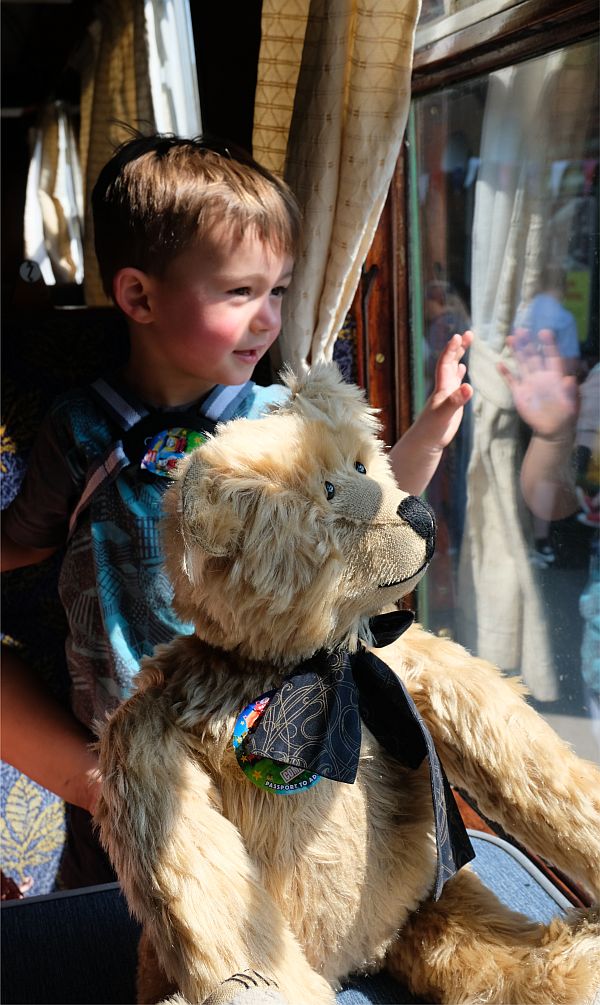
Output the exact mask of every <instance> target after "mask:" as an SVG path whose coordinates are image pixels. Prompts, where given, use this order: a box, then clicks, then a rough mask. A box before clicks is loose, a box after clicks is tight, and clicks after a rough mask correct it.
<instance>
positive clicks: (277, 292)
mask: <svg viewBox="0 0 600 1005" xmlns="http://www.w3.org/2000/svg"><path fill="white" fill-rule="evenodd" d="M287 291H288V288H287V286H274V287H273V289H272V290H271V296H272V297H285V295H286V293H287Z"/></svg>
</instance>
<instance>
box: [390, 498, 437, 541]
mask: <svg viewBox="0 0 600 1005" xmlns="http://www.w3.org/2000/svg"><path fill="white" fill-rule="evenodd" d="M396 512H397V513H398V516H399V517H401V518H402V519H403V520H406V522H407V523H408V524H409V525H410V526H411V527H412V529H413V530H414V531H416V532H417V534H418V535H419V537H422V538H423V539H424V540H425V541H427V552H428V555H429V554H431V553H432V552H433V548H434V545H435V516H434V513H433V510H432V509H431V506H429V505H428V504H427V503H426V502H423V500H422V499H418V498H417V496H407V497H406V499H403V500H402V502H401V503H400V505H399V506H398V509H397V511H396Z"/></svg>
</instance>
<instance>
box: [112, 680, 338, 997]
mask: <svg viewBox="0 0 600 1005" xmlns="http://www.w3.org/2000/svg"><path fill="white" fill-rule="evenodd" d="M100 763H101V771H102V775H103V779H104V781H103V787H102V793H101V796H100V799H99V803H98V808H97V812H96V819H97V821H98V823H99V825H100V833H101V837H102V841H103V843H104V844H105V846H106V848H107V850H108V852H109V854H110V857H111V859H112V861H113V864H114V866H115V869H116V871H117V874H118V876H119V879H120V882H121V885H122V887H123V890H124V893H125V895H126V897H127V900H128V902H129V906H130V907H131V909H132V911H133V912H134V913H135V915H136V916H137V917H138V918H139V919H140V921H141V922H142V924H143V925H144V928H145V930H146V932H147V934H148V935H149V937H150V939H151V941H152V943H153V944H154V946H155V949H156V952H157V955H158V958H159V961H160V964H161V966H162V968H163V970H164V972H165V974H166V975H167V977H168V978H169V979H170V980H172V981H173V982H174V983H175V984H176V986H177V987H178V988H179V990H180V991H181V992H182V994H183V995H184V996H185V997H186V998H187V1000H188V1001H190V1002H201V1001H203V1000H204V999H205V998H206V997H207V996H208V995H209V994H210V993H211V992H212V991H213V990H214V989H215V987H217V986H218V985H219V984H220V983H221V981H224V980H225V979H227V978H228V977H229V976H230V975H231V974H232V973H236V972H238V971H241V970H244V969H245V968H247V967H253V968H256V969H257V970H259V971H260V972H262V973H266V974H270V975H272V976H273V978H274V979H275V981H276V982H277V984H278V986H279V988H280V990H281V992H282V994H283V995H284V996H285V998H286V1000H287V1001H289V1003H290V1005H304V1003H305V1002H307V1001H311V1002H314V1003H315V1005H332V1003H333V1002H334V1000H335V999H334V994H333V991H332V990H331V988H330V986H329V984H328V983H327V982H326V981H325V980H324V979H323V978H322V977H320V976H319V975H318V974H317V973H316V972H315V971H314V970H312V968H311V967H310V966H309V964H308V962H307V960H306V957H305V956H304V953H303V951H302V949H301V947H300V946H299V944H298V942H297V941H296V939H295V937H294V936H293V934H292V932H291V930H290V928H289V926H288V924H287V922H286V921H285V920H284V918H283V916H282V914H281V912H280V911H279V909H278V908H277V907H276V905H275V903H274V902H273V901H272V899H271V898H270V896H269V895H268V893H267V892H266V890H265V889H264V887H263V885H262V883H261V880H260V875H259V873H258V870H257V868H256V867H255V865H254V863H253V862H252V861H251V859H250V857H249V855H248V854H247V852H246V849H245V847H244V844H243V841H242V838H241V835H240V833H239V831H238V830H237V828H236V827H235V826H234V825H233V824H232V823H231V822H230V821H229V820H227V819H226V818H225V817H224V816H222V814H221V812H220V806H219V794H218V790H217V789H216V787H215V785H214V783H213V782H212V780H211V779H210V777H209V776H208V774H207V773H206V772H205V771H204V770H203V769H202V767H201V766H200V765H199V764H198V761H197V758H196V756H195V755H194V753H193V751H192V750H191V749H190V747H189V746H188V744H187V743H186V738H185V734H184V733H183V731H182V730H181V729H180V728H179V727H178V726H176V725H175V724H174V723H173V721H172V720H171V718H170V716H169V714H168V707H167V705H166V703H163V698H162V697H161V696H158V695H157V694H156V692H153V691H152V690H148V691H146V692H142V693H138V694H136V695H135V696H134V697H133V698H131V699H130V700H129V701H127V702H126V703H125V704H124V705H123V706H121V708H120V709H118V710H117V712H116V713H115V714H114V715H113V716H112V718H111V719H110V720H109V722H108V723H107V725H106V727H105V729H104V730H103V733H102V736H101V740H100Z"/></svg>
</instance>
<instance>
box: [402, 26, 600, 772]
mask: <svg viewBox="0 0 600 1005" xmlns="http://www.w3.org/2000/svg"><path fill="white" fill-rule="evenodd" d="M597 78H598V44H597V42H596V41H594V42H588V43H580V44H578V45H573V46H570V47H568V48H565V49H562V50H560V51H558V52H554V53H550V54H548V55H546V56H543V57H540V58H537V59H533V60H529V61H527V62H524V63H521V64H519V65H516V66H511V67H506V68H505V69H502V70H500V71H497V72H494V73H492V74H490V75H488V76H486V77H481V78H478V79H475V80H472V81H470V82H468V83H462V84H459V85H453V86H449V87H448V88H446V89H443V90H440V91H437V92H435V93H432V94H428V95H426V96H423V97H419V98H418V99H416V100H415V101H414V103H413V109H412V114H411V122H410V129H409V159H410V205H411V214H410V216H411V221H410V226H411V294H412V333H413V335H412V339H413V365H414V386H415V388H416V401H415V406H416V410H418V409H419V408H420V407H421V406H422V404H423V401H424V400H425V397H426V396H427V394H428V393H429V390H430V389H431V386H432V381H433V376H434V367H435V361H436V359H437V357H438V355H439V352H440V349H441V347H442V346H443V344H444V342H445V341H446V339H447V338H448V337H449V335H451V334H452V333H453V332H456V331H458V332H462V331H464V330H465V329H466V328H471V329H472V330H473V332H474V341H473V345H472V348H471V351H470V358H469V361H468V362H469V379H470V380H471V383H472V384H473V387H474V392H475V393H474V397H473V401H472V403H471V404H470V406H469V407H468V409H467V410H466V414H465V418H464V421H463V424H462V427H461V430H460V433H459V435H458V436H457V438H456V440H455V441H454V443H453V444H452V446H451V448H450V449H449V450H448V451H447V452H446V455H445V458H444V461H443V463H442V466H441V467H440V470H439V471H438V473H437V474H436V477H435V479H434V481H433V482H432V484H431V486H430V489H429V491H428V498H429V501H430V503H431V505H432V506H433V507H434V509H435V510H436V513H437V516H438V520H439V535H438V548H437V554H436V557H435V559H434V562H433V564H432V567H431V569H430V571H429V573H428V575H427V576H426V577H425V579H424V581H423V583H422V585H421V587H420V595H419V615H420V618H421V620H422V621H424V622H425V623H426V624H427V625H428V626H429V627H430V628H431V629H432V630H433V631H435V632H438V633H440V634H447V635H450V636H451V637H453V638H455V639H456V640H457V641H459V642H461V643H463V644H464V645H466V646H467V647H468V648H469V649H470V650H471V651H472V652H474V653H476V654H477V655H480V656H483V657H485V658H487V659H490V660H492V661H493V662H494V663H496V664H498V665H499V666H500V667H501V668H502V669H503V670H504V671H505V672H506V673H508V674H511V675H512V674H514V675H522V677H523V678H524V680H525V683H526V684H527V687H528V689H529V692H530V695H531V698H530V700H531V701H532V703H533V704H534V705H535V706H536V707H537V708H538V709H539V710H540V711H541V712H542V714H543V715H544V716H545V717H546V718H547V719H548V720H549V721H550V722H551V724H552V725H553V726H554V728H555V729H556V730H557V731H558V733H559V734H560V735H562V736H563V737H564V738H565V739H566V740H567V741H568V742H570V743H571V744H572V745H573V746H574V748H575V749H576V750H577V751H578V752H579V753H580V754H582V755H583V756H586V757H589V758H592V759H595V760H600V719H599V717H600V568H599V558H598V526H599V498H600V497H599V481H600V476H599V464H600V449H599V448H600V444H599V437H600V432H599V419H600V364H599V356H598V79H597Z"/></svg>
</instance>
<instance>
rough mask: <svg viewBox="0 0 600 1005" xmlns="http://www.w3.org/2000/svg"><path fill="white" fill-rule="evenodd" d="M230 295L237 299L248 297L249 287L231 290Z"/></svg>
mask: <svg viewBox="0 0 600 1005" xmlns="http://www.w3.org/2000/svg"><path fill="white" fill-rule="evenodd" d="M229 293H233V295H234V296H235V297H247V296H248V294H249V293H250V287H249V286H238V287H237V289H235V290H229Z"/></svg>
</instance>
